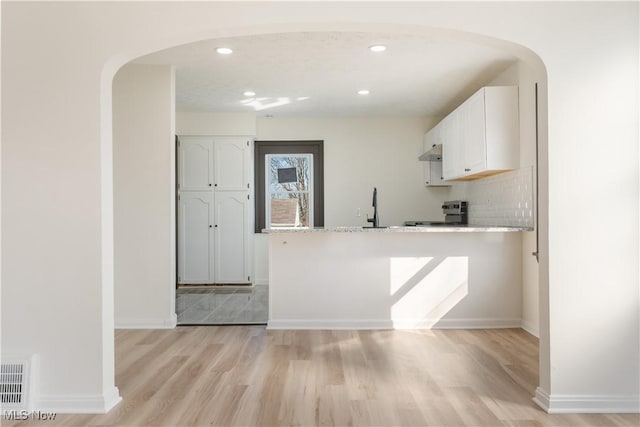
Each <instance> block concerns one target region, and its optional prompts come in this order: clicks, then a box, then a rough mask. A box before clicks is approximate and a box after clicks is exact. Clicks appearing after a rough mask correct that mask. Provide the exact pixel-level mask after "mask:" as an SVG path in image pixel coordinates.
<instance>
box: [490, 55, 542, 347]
mask: <svg viewBox="0 0 640 427" xmlns="http://www.w3.org/2000/svg"><path fill="white" fill-rule="evenodd" d="M544 80H545V76H544V75H541V73H540V72H538V73H536V71H535V70H534V69H532V68H531V67H528V66H527V65H526V64H525V63H523V62H521V61H519V62H517V63H515V64H514V65H512V66H511V67H509V68H508V69H506V70H505V71H504V72H503V73H501V74H500V75H499V76H497V77H496V78H495V79H494V80H493V81H492V82H491V83H490V84H489V86H500V85H517V86H518V99H519V105H518V107H519V110H520V167H521V168H529V167H533V170H534V201H535V166H536V140H535V137H536V122H535V120H536V110H535V106H536V105H535V84H536V83H541V82H544ZM538 91H539V92H541V91H542V88H538ZM534 217H535V212H534ZM536 250H537V248H536V233H535V231H534V232H529V233H523V235H522V327H523V328H524V329H526V330H527V331H529V332H530V333H532V334H533V335H535V336H538V335H539V315H538V312H539V305H538V298H539V295H538V294H539V286H538V280H539V277H538V262H537V261H536V258H535V257H534V256H532V255H531V254H532V253H533V252H535V251H536Z"/></svg>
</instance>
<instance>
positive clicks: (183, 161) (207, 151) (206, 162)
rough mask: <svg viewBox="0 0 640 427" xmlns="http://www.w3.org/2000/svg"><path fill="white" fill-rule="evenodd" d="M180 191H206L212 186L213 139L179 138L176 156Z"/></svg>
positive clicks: (201, 137) (202, 137)
mask: <svg viewBox="0 0 640 427" xmlns="http://www.w3.org/2000/svg"><path fill="white" fill-rule="evenodd" d="M178 158H179V161H180V165H179V166H178V173H179V174H180V176H179V177H178V182H179V183H180V190H181V191H208V190H210V189H211V188H210V187H212V186H213V138H211V137H206V136H192V137H185V138H181V141H180V153H179V154H178Z"/></svg>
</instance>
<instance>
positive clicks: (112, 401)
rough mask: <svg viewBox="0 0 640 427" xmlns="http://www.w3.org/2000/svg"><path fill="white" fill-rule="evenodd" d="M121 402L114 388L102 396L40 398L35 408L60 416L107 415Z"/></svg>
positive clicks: (36, 401) (118, 392)
mask: <svg viewBox="0 0 640 427" xmlns="http://www.w3.org/2000/svg"><path fill="white" fill-rule="evenodd" d="M121 400H122V397H120V391H119V390H118V387H113V388H112V389H111V390H109V392H107V393H105V394H102V395H100V394H98V395H76V396H38V397H37V398H36V400H35V407H36V408H37V409H36V410H38V411H41V412H42V411H48V412H55V413H58V414H106V413H107V412H109V411H110V410H111V409H112V408H113V407H114V406H116V405H117V404H118V402H120V401H121Z"/></svg>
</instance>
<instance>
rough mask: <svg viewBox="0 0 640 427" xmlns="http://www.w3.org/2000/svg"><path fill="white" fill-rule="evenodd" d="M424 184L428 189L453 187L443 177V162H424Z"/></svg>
mask: <svg viewBox="0 0 640 427" xmlns="http://www.w3.org/2000/svg"><path fill="white" fill-rule="evenodd" d="M424 183H425V185H426V186H427V187H450V186H451V183H448V182H446V181H445V180H444V176H443V175H442V161H437V160H428V161H426V162H424Z"/></svg>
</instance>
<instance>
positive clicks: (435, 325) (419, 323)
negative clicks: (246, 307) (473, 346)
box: [267, 319, 521, 329]
mask: <svg viewBox="0 0 640 427" xmlns="http://www.w3.org/2000/svg"><path fill="white" fill-rule="evenodd" d="M520 323H521V321H520V319H416V320H411V319H406V320H390V319H389V320H378V319H337V320H336V319H317V320H308V319H304V320H301V319H290V320H269V322H268V323H267V329H498V328H519V327H520Z"/></svg>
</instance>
